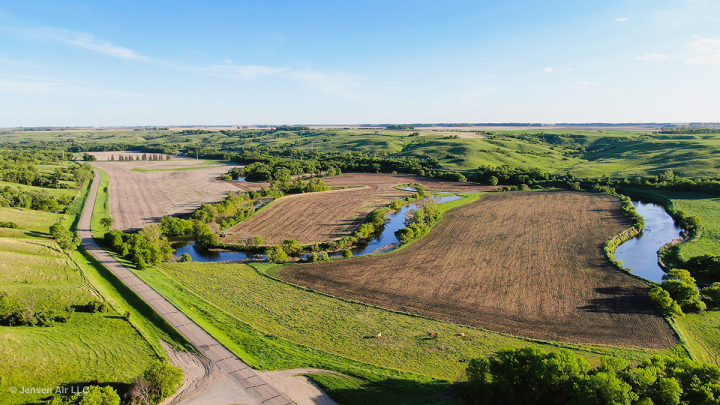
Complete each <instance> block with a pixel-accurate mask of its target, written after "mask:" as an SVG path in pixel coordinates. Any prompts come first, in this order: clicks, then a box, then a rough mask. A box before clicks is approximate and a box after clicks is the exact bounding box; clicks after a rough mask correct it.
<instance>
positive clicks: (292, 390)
mask: <svg viewBox="0 0 720 405" xmlns="http://www.w3.org/2000/svg"><path fill="white" fill-rule="evenodd" d="M320 373H332V374H338V373H335V372H333V371H328V370H320V369H317V368H297V369H294V370H279V371H258V374H259V375H260V376H261V377H262V378H264V379H265V381H267V382H268V383H269V384H272V386H273V387H275V388H277V389H278V390H279V391H280V392H282V393H283V394H285V395H286V396H287V397H288V398H290V399H291V400H293V401H294V402H295V403H296V404H297V405H339V404H338V403H337V402H335V401H333V400H332V398H330V397H329V396H328V394H327V393H325V391H323V390H322V388H320V387H318V386H317V384H315V382H314V381H312V380H311V379H310V378H308V377H306V376H304V375H301V374H320Z"/></svg>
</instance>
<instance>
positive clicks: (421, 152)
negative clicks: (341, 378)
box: [0, 128, 720, 177]
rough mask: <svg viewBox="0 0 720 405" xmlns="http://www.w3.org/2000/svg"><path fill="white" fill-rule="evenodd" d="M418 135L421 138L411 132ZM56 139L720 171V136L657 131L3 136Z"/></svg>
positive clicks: (632, 170) (617, 170)
mask: <svg viewBox="0 0 720 405" xmlns="http://www.w3.org/2000/svg"><path fill="white" fill-rule="evenodd" d="M414 133H419V136H411V134H414ZM28 138H30V139H32V141H43V142H50V143H51V144H50V145H52V144H53V143H54V145H56V146H57V147H61V146H62V147H68V146H70V147H72V146H76V145H77V146H81V145H96V146H98V147H103V146H102V145H110V144H121V145H125V146H129V147H131V146H135V147H140V146H144V147H163V146H166V147H169V148H170V149H174V150H186V149H188V148H189V149H192V150H193V151H194V149H195V148H213V149H215V150H218V151H227V152H237V151H241V150H266V151H267V150H275V151H302V152H310V151H311V150H312V151H314V152H316V153H345V152H348V151H353V152H365V153H369V154H376V155H378V156H414V157H418V158H425V157H435V158H437V159H438V160H439V161H440V164H441V166H442V167H443V168H445V169H449V170H472V169H474V168H477V166H480V165H491V166H498V165H505V164H507V165H511V166H517V167H525V168H530V167H539V168H541V169H542V170H543V171H549V172H551V173H564V172H565V171H567V170H571V171H573V172H574V173H575V174H576V175H578V176H589V177H599V176H601V175H603V174H606V175H609V176H614V177H631V176H647V175H657V174H659V173H661V172H663V171H664V170H666V169H672V170H674V171H675V172H676V173H677V174H679V175H682V176H686V177H697V176H720V169H718V167H719V166H720V154H719V149H718V147H720V135H664V134H652V132H650V131H618V130H606V131H589V130H583V129H564V130H543V129H540V128H539V129H536V130H532V131H528V130H497V131H495V130H490V131H487V132H485V131H469V130H466V129H465V130H464V129H447V130H445V129H443V130H429V129H423V128H419V129H416V130H407V131H395V130H376V129H323V130H311V131H279V132H274V133H263V130H244V131H239V132H234V133H231V135H230V136H228V135H225V134H222V133H220V132H218V131H212V132H211V133H204V134H194V133H193V134H185V133H181V132H179V131H98V132H72V131H67V132H65V131H63V132H31V133H24V132H16V133H8V134H2V135H0V143H4V142H8V143H18V142H24V143H25V144H27V145H29V143H28Z"/></svg>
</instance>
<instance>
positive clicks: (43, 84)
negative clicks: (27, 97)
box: [0, 76, 153, 97]
mask: <svg viewBox="0 0 720 405" xmlns="http://www.w3.org/2000/svg"><path fill="white" fill-rule="evenodd" d="M3 92H11V93H20V94H33V95H37V94H42V95H63V96H77V95H81V96H92V97H97V96H110V97H153V96H151V95H148V94H141V93H131V92H124V91H113V90H104V89H99V88H94V87H90V86H87V85H85V84H83V82H79V81H75V80H64V79H53V78H48V77H32V76H9V78H4V79H0V93H3Z"/></svg>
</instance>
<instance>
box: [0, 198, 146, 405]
mask: <svg viewBox="0 0 720 405" xmlns="http://www.w3.org/2000/svg"><path fill="white" fill-rule="evenodd" d="M6 210H7V209H4V210H3V211H6ZM38 214H39V215H38V218H35V220H34V221H33V220H31V219H32V215H31V213H26V216H25V219H26V220H25V221H22V222H21V221H18V222H19V223H18V225H20V226H21V227H22V229H20V230H21V231H23V232H26V237H25V238H22V239H20V238H5V237H3V238H0V292H3V293H7V294H8V295H9V296H10V297H12V298H13V299H14V300H15V301H17V302H19V303H21V305H22V306H23V307H25V308H33V309H34V310H36V311H48V310H57V311H65V309H66V308H67V307H69V306H75V307H76V308H80V307H81V306H83V305H85V304H87V303H88V302H89V301H91V300H103V298H102V296H101V295H100V293H99V292H98V289H96V288H95V286H94V285H93V283H91V282H90V281H89V280H88V278H87V277H86V274H85V273H84V272H82V271H81V270H80V268H78V266H77V265H76V264H75V262H74V261H73V260H71V259H70V258H69V257H68V256H67V255H66V254H65V253H63V252H62V251H61V250H59V248H58V247H57V245H56V244H55V243H54V242H52V241H50V240H47V239H45V238H43V237H39V236H30V235H34V234H36V233H39V232H41V231H42V230H43V229H44V230H45V232H47V227H49V226H50V225H51V224H52V223H54V222H55V220H57V219H58V218H57V216H56V215H52V214H51V215H47V214H46V213H40V212H39V213H38ZM44 214H45V215H44ZM21 224H22V225H21ZM25 227H26V228H25ZM119 315H120V313H119V312H118V311H116V310H114V309H111V310H110V311H109V312H107V313H96V314H91V313H83V312H75V313H74V314H73V315H72V316H71V318H70V320H69V321H68V322H67V323H57V324H56V325H55V326H52V327H39V326H35V327H30V326H13V327H9V326H0V347H2V348H3V349H2V350H0V364H2V365H4V366H3V367H2V370H3V371H2V373H1V375H2V379H1V380H0V404H20V403H28V402H34V401H37V400H38V399H39V398H41V397H46V396H47V395H29V394H27V395H20V394H16V395H11V394H9V389H10V387H12V386H15V387H56V386H58V385H62V384H70V383H83V382H88V381H91V380H98V381H102V382H112V383H120V382H126V381H127V382H129V381H130V380H132V379H134V378H136V377H137V376H138V375H140V373H142V371H143V370H144V368H146V367H147V366H148V365H149V364H150V362H151V361H153V360H154V359H156V358H157V355H156V354H155V352H154V351H153V348H152V347H151V346H150V345H149V344H148V343H147V342H146V341H145V340H144V339H143V337H142V336H140V335H139V334H138V332H137V331H136V329H135V328H134V327H133V326H132V325H131V324H130V323H129V322H128V321H126V320H125V319H123V318H122V317H120V316H119Z"/></svg>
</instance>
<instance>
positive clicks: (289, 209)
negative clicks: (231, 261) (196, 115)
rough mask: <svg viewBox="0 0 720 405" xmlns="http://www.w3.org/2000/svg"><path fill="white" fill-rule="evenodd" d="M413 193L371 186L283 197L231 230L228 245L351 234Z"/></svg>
mask: <svg viewBox="0 0 720 405" xmlns="http://www.w3.org/2000/svg"><path fill="white" fill-rule="evenodd" d="M409 194H411V193H410V192H409V191H402V190H397V189H395V188H393V187H390V186H377V185H374V186H368V187H361V188H349V189H342V190H330V191H324V192H319V193H309V194H296V195H289V196H285V197H282V198H280V199H278V200H277V201H275V202H274V203H273V205H272V206H270V207H268V208H267V209H265V210H263V211H261V212H259V213H258V214H256V215H255V216H253V217H251V218H250V219H248V220H246V221H244V222H241V223H239V224H238V225H236V226H235V227H234V228H231V229H230V230H229V231H228V233H229V234H230V235H229V236H228V237H226V238H224V242H226V243H243V242H244V240H245V239H247V238H249V237H253V236H262V238H263V241H264V242H265V243H266V244H269V245H278V244H281V243H282V242H283V240H284V239H288V238H291V239H296V240H297V241H298V242H300V243H301V244H310V243H315V242H323V241H328V240H331V239H339V238H341V237H343V236H348V235H350V234H351V233H352V232H353V231H355V230H356V229H357V228H358V227H359V226H360V224H362V222H363V221H364V220H365V217H366V216H367V214H369V213H370V212H371V211H372V210H374V209H376V208H378V207H380V206H383V205H386V204H390V203H391V202H393V201H395V200H398V199H401V198H402V197H404V196H406V195H409Z"/></svg>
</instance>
